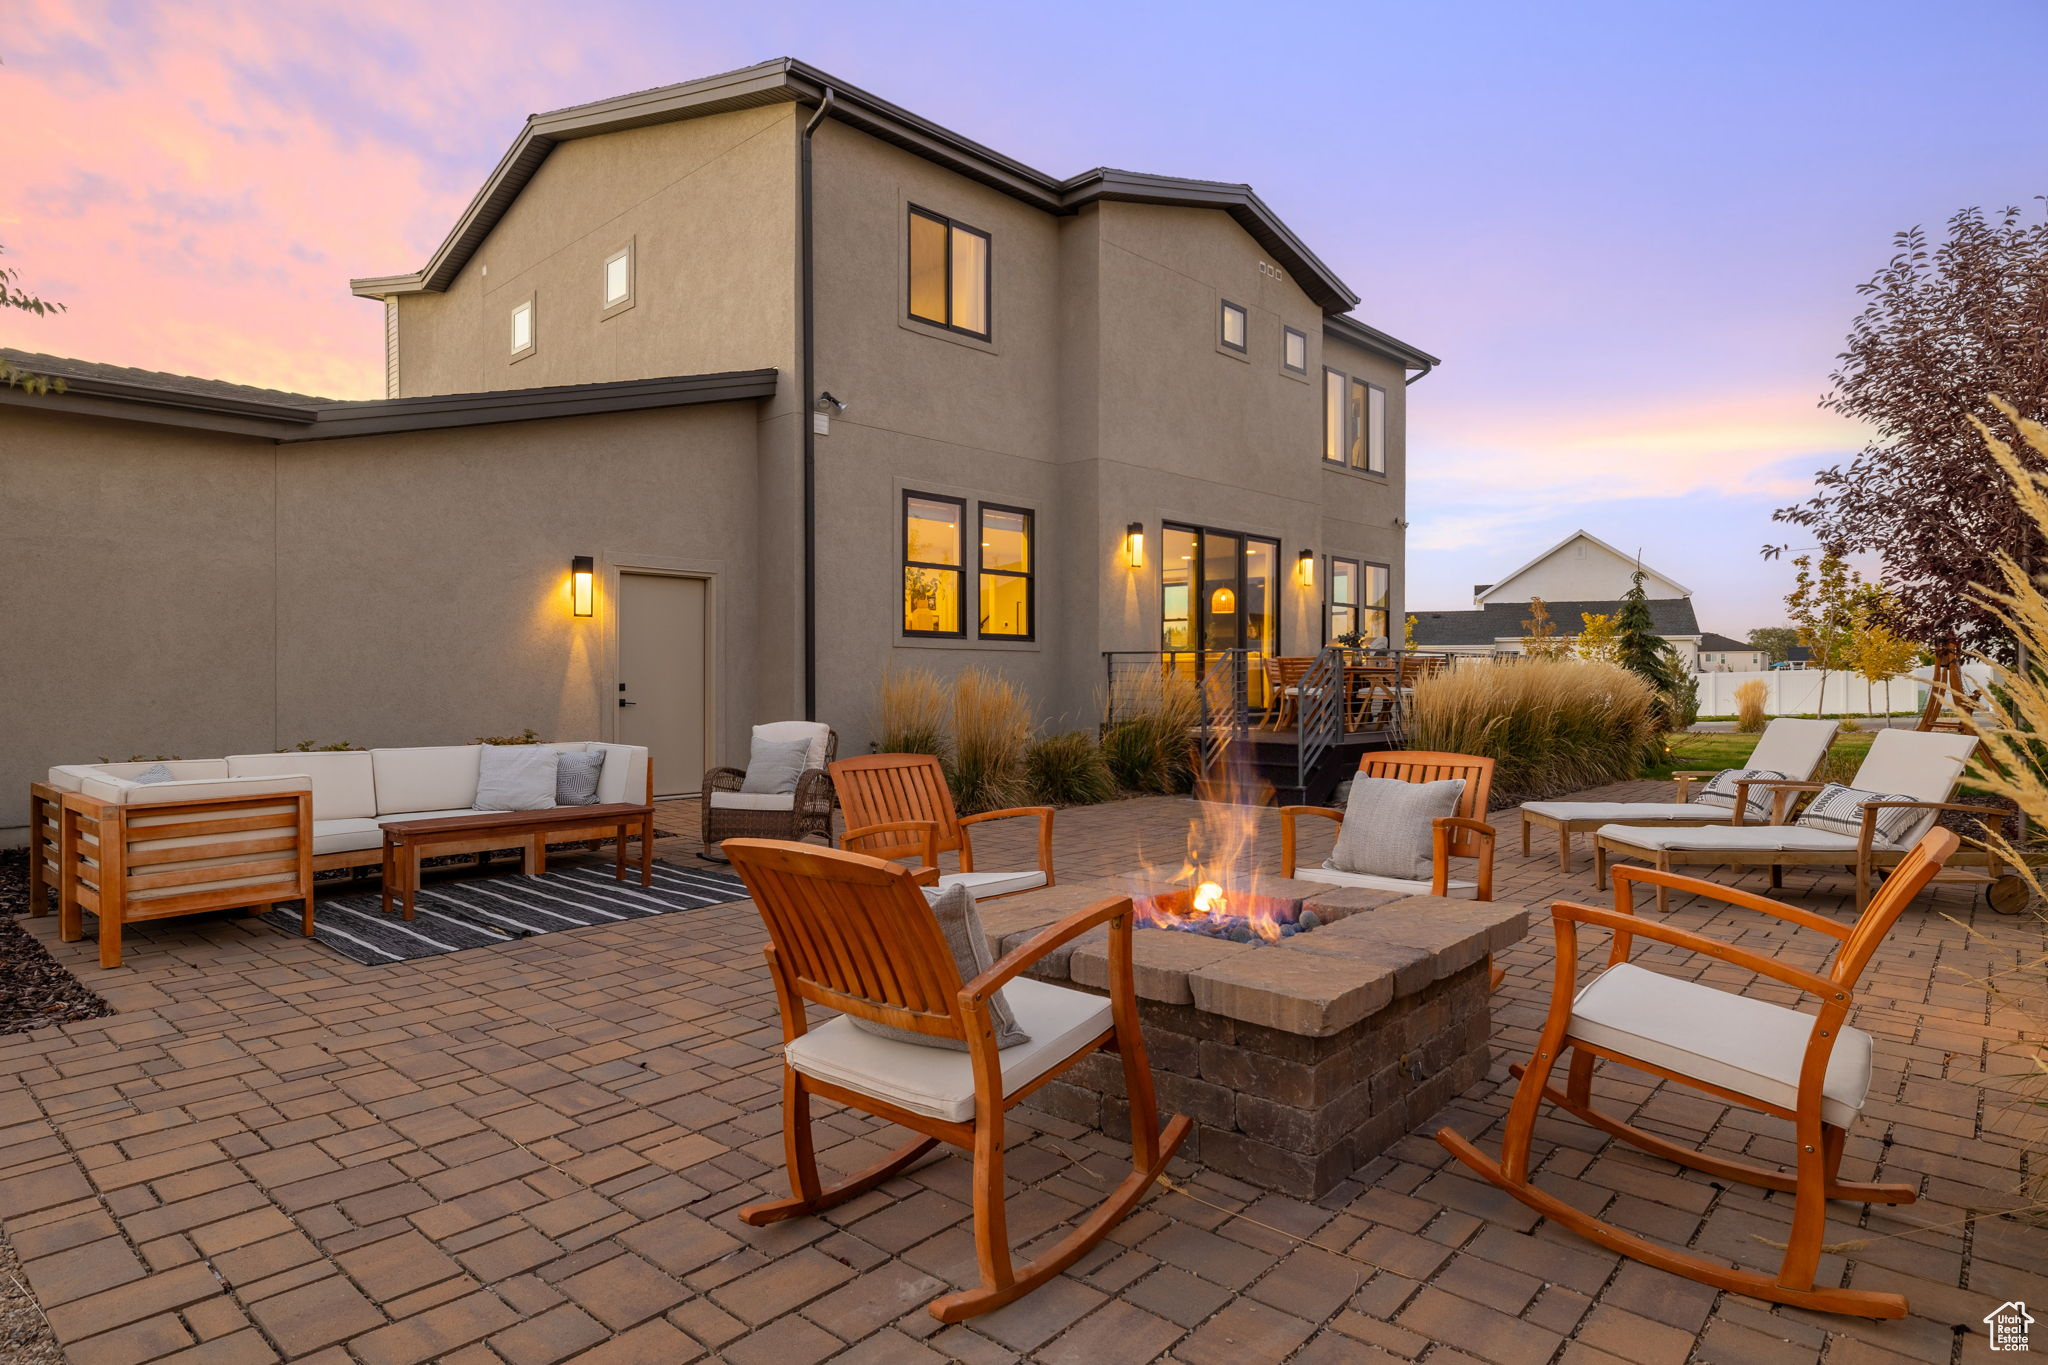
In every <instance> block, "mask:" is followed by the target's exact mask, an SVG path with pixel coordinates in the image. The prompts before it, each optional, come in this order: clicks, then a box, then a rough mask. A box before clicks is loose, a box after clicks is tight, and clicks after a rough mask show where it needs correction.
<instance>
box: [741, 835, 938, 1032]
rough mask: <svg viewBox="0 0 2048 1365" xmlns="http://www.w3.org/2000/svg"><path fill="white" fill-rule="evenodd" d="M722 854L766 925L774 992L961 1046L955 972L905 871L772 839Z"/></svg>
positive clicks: (748, 841)
mask: <svg viewBox="0 0 2048 1365" xmlns="http://www.w3.org/2000/svg"><path fill="white" fill-rule="evenodd" d="M722 847H723V851H724V853H725V855H726V856H727V857H728V858H730V859H731V860H732V866H733V870H734V871H736V872H737V873H739V876H740V880H742V881H744V882H745V883H746V884H747V891H748V892H749V893H750V894H751V895H752V896H753V899H754V906H755V908H756V909H758V910H759V911H760V912H761V919H762V921H763V922H764V923H765V924H766V925H767V926H768V938H769V940H770V942H771V943H773V945H774V949H775V960H776V968H777V981H776V987H777V989H778V990H781V989H784V988H785V987H786V988H787V989H789V990H792V991H794V992H795V994H796V995H798V996H799V997H801V998H802V999H804V1000H809V1001H814V1002H816V1003H817V1004H820V1005H825V1006H827V1007H829V1008H831V1009H835V1010H840V1011H842V1012H844V1013H846V1014H851V1015H857V1016H859V1017H861V1018H864V1019H873V1020H876V1021H877V1022H880V1023H884V1024H894V1025H896V1026H897V1027H899V1028H908V1029H913V1030H915V1031H917V1032H919V1033H929V1034H934V1035H938V1036H941V1037H947V1038H959V1039H961V1040H962V1041H965V1039H966V1027H965V1025H964V1023H963V1022H962V1020H961V1017H960V1014H959V1002H958V995H959V991H960V987H961V986H962V984H964V983H963V982H962V981H961V980H960V969H959V968H958V967H957V966H956V965H955V964H954V962H953V954H952V953H951V951H949V950H948V949H947V947H946V941H945V938H944V936H943V935H942V934H941V933H940V932H939V925H938V921H937V919H935V918H934V917H933V915H932V910H931V905H930V903H929V902H927V901H926V900H925V898H924V894H923V892H921V891H920V890H919V889H918V886H917V883H916V882H915V881H914V880H913V879H912V874H911V871H910V869H909V868H906V867H904V866H902V865H901V864H899V863H892V862H887V861H884V860H883V859H880V858H871V857H868V856H867V855H865V854H860V853H844V852H840V851H838V850H836V849H828V848H819V847H818V846H817V845H815V844H796V843H787V842H784V841H782V840H776V839H728V840H726V841H725V843H724V845H723V846H722ZM796 1008H797V1014H798V1017H801V1012H802V1007H801V1006H797V1007H796Z"/></svg>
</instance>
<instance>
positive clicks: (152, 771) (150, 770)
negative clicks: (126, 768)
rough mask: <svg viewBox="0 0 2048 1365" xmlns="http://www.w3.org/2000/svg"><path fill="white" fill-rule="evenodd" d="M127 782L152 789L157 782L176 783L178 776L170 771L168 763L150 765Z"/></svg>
mask: <svg viewBox="0 0 2048 1365" xmlns="http://www.w3.org/2000/svg"><path fill="white" fill-rule="evenodd" d="M128 780H129V781H130V782H135V783H139V784H141V785H142V786H145V787H153V786H155V785H156V784H157V783H159V782H176V781H177V780H178V775H177V774H176V773H174V772H172V771H171V765H170V764H168V763H152V764H150V765H149V766H148V767H147V768H144V769H143V770H142V771H141V772H139V773H137V774H135V776H133V777H131V778H129V779H128Z"/></svg>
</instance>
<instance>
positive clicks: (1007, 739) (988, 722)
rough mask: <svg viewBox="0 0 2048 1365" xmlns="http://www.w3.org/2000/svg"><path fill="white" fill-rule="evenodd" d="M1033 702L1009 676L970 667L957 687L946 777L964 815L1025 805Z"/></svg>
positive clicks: (957, 682)
mask: <svg viewBox="0 0 2048 1365" xmlns="http://www.w3.org/2000/svg"><path fill="white" fill-rule="evenodd" d="M1030 748H1031V703H1030V701H1029V699H1027V698H1026V697H1025V695H1024V693H1023V692H1022V691H1021V690H1020V689H1019V688H1018V687H1017V685H1016V684H1015V683H1012V682H1011V681H1010V680H1009V679H1007V678H999V677H997V676H996V675H994V674H993V673H990V672H988V671H987V670H986V669H981V668H970V669H967V670H965V671H964V672H962V673H961V674H960V676H959V677H958V678H956V679H955V680H954V683H953V762H952V764H951V766H950V770H949V771H948V773H947V774H946V780H947V782H948V783H949V784H950V785H951V786H952V788H953V801H954V803H955V804H956V805H958V806H959V808H960V811H961V813H962V814H965V815H973V814H976V813H977V812H980V811H985V810H1002V809H1004V808H1005V807H1009V806H1015V805H1021V804H1022V803H1023V800H1024V792H1025V788H1026V781H1027V779H1026V775H1025V768H1024V759H1025V755H1026V753H1027V752H1028V751H1029V750H1030Z"/></svg>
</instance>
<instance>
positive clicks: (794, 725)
mask: <svg viewBox="0 0 2048 1365" xmlns="http://www.w3.org/2000/svg"><path fill="white" fill-rule="evenodd" d="M754 734H755V735H756V736H757V737H759V738H761V739H779V740H790V739H809V740H810V741H811V753H810V760H809V762H808V764H807V765H806V767H805V769H804V773H803V775H802V776H801V777H799V778H797V780H796V792H795V794H794V795H793V796H792V795H788V794H759V793H752V792H742V791H741V790H740V785H741V783H743V782H745V781H746V777H747V773H746V770H745V769H744V768H713V769H712V770H711V771H710V772H708V773H706V774H704V797H703V801H702V802H701V804H700V806H699V811H700V813H701V815H702V833H703V842H704V856H705V857H707V858H709V857H713V856H716V850H717V848H718V846H719V845H720V844H722V843H724V842H725V841H726V840H727V839H789V840H793V841H796V842H801V841H803V840H804V839H808V838H810V837H811V836H813V835H817V836H819V837H821V838H823V839H824V840H825V841H826V842H827V843H830V842H831V839H832V801H833V796H832V779H831V778H830V777H829V776H827V774H826V772H825V769H826V765H828V764H830V763H831V762H832V760H833V759H835V758H836V757H838V755H839V736H838V735H837V734H836V733H835V732H834V731H833V730H832V728H831V727H830V726H828V725H823V724H818V723H815V722H811V721H802V720H780V721H776V722H774V723H773V724H770V725H756V726H755V727H754Z"/></svg>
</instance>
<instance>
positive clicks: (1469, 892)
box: [1294, 867, 1479, 900]
mask: <svg viewBox="0 0 2048 1365" xmlns="http://www.w3.org/2000/svg"><path fill="white" fill-rule="evenodd" d="M1294 875H1295V876H1296V877H1299V878H1300V879H1301V880H1303V881H1305V882H1324V883H1327V884H1328V885H1330V886H1359V887H1364V888H1365V889H1366V890H1368V891H1405V892H1407V893H1408V894H1409V895H1411V896H1429V895H1434V894H1435V893H1434V892H1433V891H1431V890H1430V888H1431V886H1432V885H1434V883H1433V882H1432V881H1431V879H1430V878H1427V877H1425V878H1423V879H1422V880H1421V881H1408V880H1406V879H1405V878H1401V877H1377V876H1374V875H1373V874H1372V873H1370V872H1345V871H1342V870H1340V869H1338V868H1334V867H1304V868H1298V869H1296V871H1295V873H1294ZM1478 894H1479V883H1478V882H1461V881H1457V880H1448V881H1446V882H1445V883H1444V895H1446V896H1449V897H1452V898H1455V899H1461V900H1470V899H1472V898H1473V897H1474V896H1476V895H1478Z"/></svg>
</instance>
